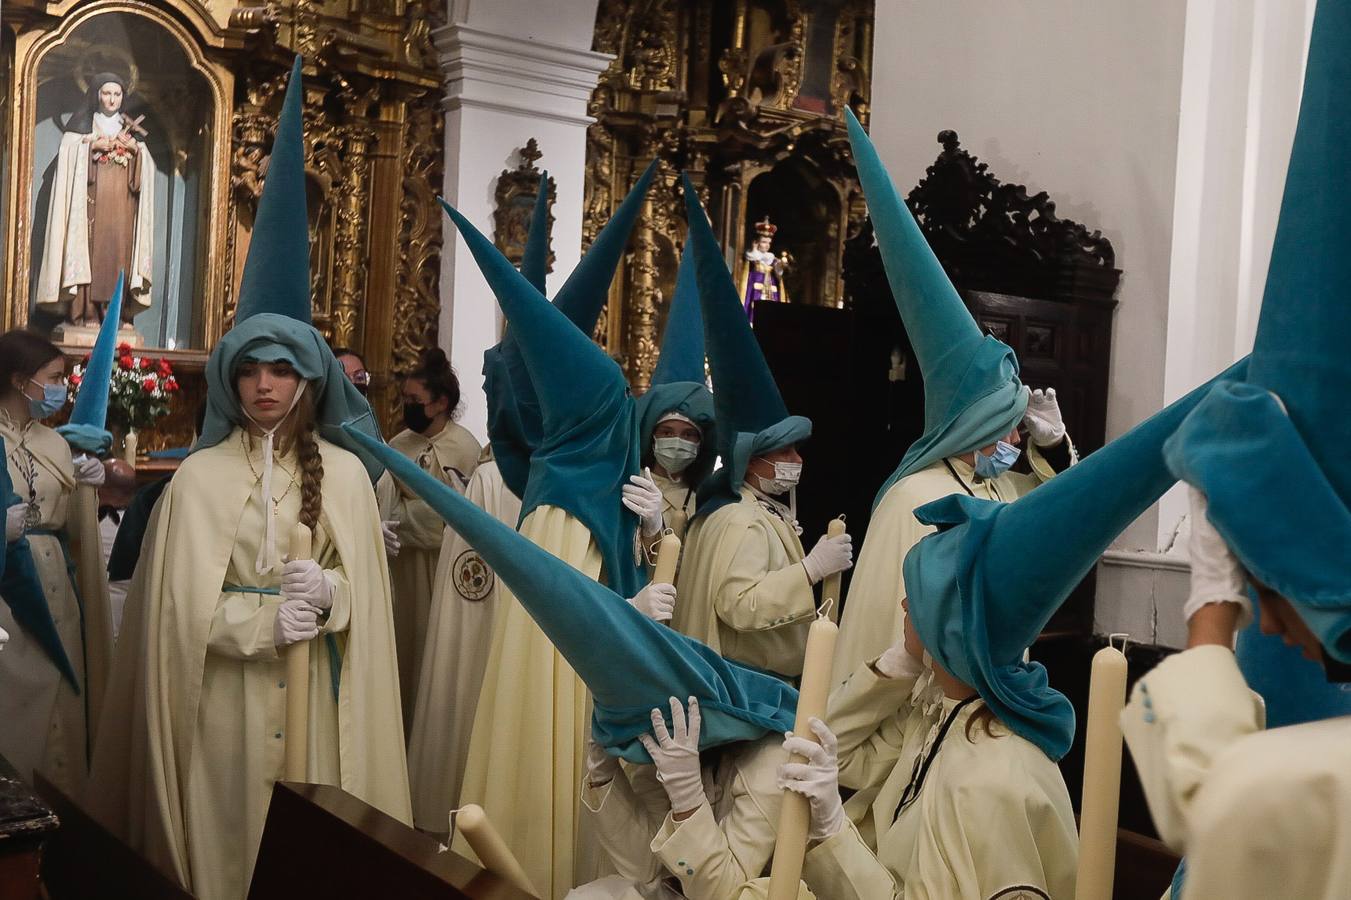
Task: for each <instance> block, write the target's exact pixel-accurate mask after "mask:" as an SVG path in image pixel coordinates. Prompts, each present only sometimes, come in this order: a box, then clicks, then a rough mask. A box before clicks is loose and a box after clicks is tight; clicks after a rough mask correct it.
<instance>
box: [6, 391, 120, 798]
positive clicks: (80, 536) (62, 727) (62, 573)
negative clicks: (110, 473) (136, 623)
mask: <svg viewBox="0 0 1351 900" xmlns="http://www.w3.org/2000/svg"><path fill="white" fill-rule="evenodd" d="M0 437H3V438H4V441H5V449H6V459H5V463H6V465H7V466H8V467H9V473H10V476H11V478H13V480H14V490H15V491H16V492H17V493H18V494H19V495H20V497H21V498H22V499H24V500H27V499H28V497H27V492H28V484H27V480H26V478H25V468H26V465H25V464H23V463H21V460H23V461H24V463H26V454H25V453H24V450H25V448H26V449H27V450H28V451H30V452H31V453H32V455H33V461H34V465H33V475H34V476H35V485H34V487H35V488H36V490H37V502H38V509H39V511H40V516H41V519H40V521H39V522H38V525H37V528H38V529H40V530H43V531H50V532H60V533H62V534H64V535H65V536H66V538H67V541H68V546H69V550H70V558H71V562H73V563H74V565H75V580H74V582H73V583H72V581H71V578H70V573H69V571H68V570H67V568H66V555H65V552H64V551H63V549H62V546H61V539H60V538H58V537H56V536H55V535H54V534H29V536H28V541H29V544H30V545H31V547H32V549H33V561H34V563H35V564H36V565H37V570H38V575H39V577H40V579H41V581H42V591H43V594H44V595H45V597H46V600H47V606H48V608H49V610H50V611H51V615H52V621H53V623H54V624H55V625H56V630H57V634H58V635H59V637H60V639H61V644H62V646H63V647H64V648H65V651H66V656H67V657H68V658H69V659H70V664H71V666H72V667H74V670H75V675H76V677H77V678H78V679H79V681H80V690H81V692H80V693H79V694H77V693H76V692H75V691H74V690H73V689H72V688H71V686H70V683H69V682H67V681H66V680H65V679H64V678H62V676H61V674H60V672H59V671H58V670H57V668H56V666H55V665H53V664H52V661H51V660H50V659H49V658H48V657H47V654H46V653H45V652H44V651H43V649H42V648H41V647H40V646H39V645H38V644H37V642H36V641H33V640H32V639H31V638H30V637H29V636H28V635H26V633H25V632H24V630H23V629H22V628H20V627H19V625H18V624H17V623H15V621H14V619H13V617H12V616H11V614H10V610H9V607H8V606H6V605H5V604H4V603H0V628H4V629H5V630H6V631H8V632H9V636H10V640H9V643H8V644H7V645H6V646H5V648H4V650H3V651H0V685H3V686H4V689H3V690H0V722H2V723H4V724H3V727H0V754H3V755H4V756H5V758H6V759H8V760H9V761H10V763H12V764H13V765H14V767H15V768H16V769H17V770H18V772H19V774H20V775H21V776H23V777H24V778H26V779H31V778H32V774H33V770H34V769H41V770H42V771H43V772H44V773H46V775H47V777H49V778H51V779H52V781H53V782H54V783H55V784H56V785H57V786H58V787H60V788H62V789H63V790H65V791H67V792H68V793H70V794H71V795H72V796H78V795H79V793H80V791H81V790H82V788H83V786H84V780H85V776H86V775H87V773H88V756H87V746H88V743H89V742H90V741H92V738H93V735H94V726H95V725H96V724H97V722H98V714H99V711H100V709H101V705H102V702H103V696H104V690H105V688H106V685H107V678H108V667H109V664H110V660H111V658H112V646H113V644H112V641H113V638H112V615H111V612H110V609H109V604H108V580H107V575H106V574H105V572H104V570H103V556H102V551H101V546H100V542H99V530H98V495H97V493H96V492H95V490H94V489H93V488H91V487H87V486H77V485H76V483H75V467H74V465H73V464H72V462H71V451H70V445H68V444H67V443H66V442H65V439H63V438H62V437H61V436H60V435H59V434H57V433H56V432H55V431H53V430H52V429H50V428H48V427H47V426H45V425H43V424H42V423H40V422H30V423H28V425H27V426H26V427H25V428H17V427H15V425H14V423H13V422H12V421H11V420H10V419H9V417H8V416H7V415H3V414H0ZM77 589H78V592H79V593H78V596H77V594H76V591H77ZM82 620H83V621H82Z"/></svg>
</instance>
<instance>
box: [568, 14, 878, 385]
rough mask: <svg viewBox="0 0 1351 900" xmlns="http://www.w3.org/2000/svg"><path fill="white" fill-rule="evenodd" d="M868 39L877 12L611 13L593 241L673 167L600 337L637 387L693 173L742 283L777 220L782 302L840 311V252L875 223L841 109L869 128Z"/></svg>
mask: <svg viewBox="0 0 1351 900" xmlns="http://www.w3.org/2000/svg"><path fill="white" fill-rule="evenodd" d="M872 34H873V3H872V0H733V2H715V0H694V2H683V3H682V2H676V0H641V2H640V0H601V3H600V5H599V8H598V10H597V14H596V32H595V41H594V44H593V47H592V48H593V49H594V50H597V51H601V52H604V53H610V54H613V55H614V57H615V59H614V62H613V63H611V65H610V67H609V69H608V70H607V71H606V72H605V73H604V74H603V75H602V76H601V79H600V83H599V85H598V86H597V88H596V90H595V92H594V94H593V95H592V98H591V104H590V107H589V109H588V112H589V113H590V114H591V115H592V116H594V117H595V119H596V123H595V124H594V125H592V126H590V128H589V130H588V133H587V171H586V193H585V205H584V219H583V226H582V229H583V231H582V235H583V241H584V243H589V241H590V240H591V239H593V238H594V237H595V235H596V233H597V232H598V231H599V229H600V227H601V226H602V225H604V223H605V222H606V221H607V220H608V218H609V216H610V215H611V213H612V212H613V211H614V209H615V208H616V207H617V206H618V204H619V202H620V201H621V200H622V199H623V197H624V194H625V193H626V192H627V190H628V188H629V187H630V186H631V185H632V184H633V182H634V180H636V178H637V177H638V174H639V173H640V172H641V171H642V169H643V168H644V167H645V166H646V165H647V163H648V161H649V160H651V159H652V158H653V157H658V158H660V159H661V161H662V162H661V167H660V172H659V176H658V178H657V180H656V182H655V183H654V186H653V188H652V190H651V192H650V194H649V201H648V203H647V204H645V206H644V208H643V211H642V215H641V217H640V219H639V222H638V224H637V226H636V227H635V229H634V236H633V238H632V240H631V243H630V253H629V254H628V256H627V257H626V259H625V261H624V263H623V266H622V268H621V275H620V276H619V277H618V278H616V279H615V283H614V285H613V286H612V288H611V293H610V302H609V304H608V305H607V307H606V312H605V314H604V315H603V316H602V320H601V322H600V324H599V326H598V328H597V334H596V337H597V339H598V340H599V341H600V342H601V343H602V344H603V345H604V346H605V347H606V349H608V350H609V351H610V353H611V354H612V355H615V356H616V357H617V358H619V359H621V360H622V361H623V365H624V367H625V371H626V373H627V374H628V376H629V379H630V382H631V383H632V384H633V385H634V387H635V388H636V389H639V390H641V389H643V388H645V387H646V386H647V383H648V379H649V377H650V375H651V371H652V368H653V366H655V364H656V359H657V353H658V350H659V338H660V334H661V329H662V325H663V322H664V319H665V315H666V308H667V304H668V303H669V300H670V298H671V296H672V292H673V290H674V287H675V273H676V267H677V264H678V261H679V257H680V248H681V246H682V244H683V241H684V216H683V212H682V209H681V205H682V201H681V199H680V196H679V187H678V185H679V175H680V172H681V171H682V170H683V171H687V172H689V174H690V176H691V179H692V180H693V182H694V184H695V186H696V189H697V190H698V191H699V193H700V199H701V200H702V201H703V202H704V205H705V208H706V209H708V211H709V213H710V215H711V216H712V218H713V224H714V229H715V233H717V234H718V236H719V239H720V240H721V242H722V245H723V247H724V249H725V252H726V255H727V261H728V264H729V266H730V267H731V268H732V270H733V271H734V272H735V273H737V274H738V275H739V274H740V273H741V272H742V271H743V270H745V269H746V268H747V266H746V263H747V262H748V260H747V257H746V254H747V251H751V250H753V249H754V247H755V244H756V241H757V239H759V238H760V237H761V235H759V234H758V233H757V232H756V228H755V223H756V222H758V221H762V220H764V219H765V218H766V217H768V219H769V220H770V222H771V223H773V224H774V226H775V227H776V231H775V233H774V235H773V247H774V254H775V256H776V258H778V259H781V260H783V261H784V264H783V265H781V266H776V267H775V269H776V274H777V277H779V278H781V285H780V287H779V296H780V297H782V296H786V297H787V298H789V301H790V302H793V303H805V304H814V305H823V306H842V305H843V304H844V302H845V300H844V282H843V253H844V243H845V241H846V240H847V239H848V238H849V237H851V236H853V235H855V234H857V232H858V229H859V228H860V227H861V225H862V222H863V218H864V215H865V207H864V204H863V196H862V192H861V190H860V189H859V186H858V181H857V177H856V175H855V173H854V168H853V159H852V156H851V154H850V151H849V142H848V138H847V135H846V131H845V125H844V110H845V108H846V107H849V108H852V109H853V110H854V112H855V113H856V114H857V115H858V116H859V118H860V119H861V120H863V121H864V122H865V123H866V122H867V119H868V102H869V97H870V95H871V87H870V72H871V60H872Z"/></svg>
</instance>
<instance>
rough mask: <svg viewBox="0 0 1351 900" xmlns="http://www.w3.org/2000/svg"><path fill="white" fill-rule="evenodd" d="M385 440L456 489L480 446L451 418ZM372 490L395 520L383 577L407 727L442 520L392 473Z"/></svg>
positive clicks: (382, 513) (469, 470)
mask: <svg viewBox="0 0 1351 900" xmlns="http://www.w3.org/2000/svg"><path fill="white" fill-rule="evenodd" d="M389 445H390V446H391V447H393V448H394V449H395V450H398V451H399V452H400V453H402V454H403V455H404V456H406V457H408V458H409V459H411V460H413V461H415V462H416V463H417V464H418V466H419V467H420V468H421V469H422V470H423V471H424V472H428V473H430V474H431V475H432V477H433V478H435V479H436V480H438V481H440V482H441V483H442V484H446V485H449V486H450V487H453V488H454V489H455V490H457V491H460V492H463V491H464V488H465V485H466V484H467V483H468V481H469V476H470V475H472V474H473V473H474V467H475V466H477V465H478V456H479V453H481V452H482V450H483V448H482V447H480V446H479V443H478V441H476V440H474V436H473V435H472V434H470V433H469V431H468V430H466V429H465V428H463V427H461V426H460V425H457V424H456V423H454V422H447V423H446V427H445V428H442V429H441V431H440V432H438V433H437V434H436V435H435V436H434V437H432V438H430V439H428V438H425V437H423V436H422V435H420V434H418V433H417V432H416V431H410V430H408V429H406V428H405V429H404V430H403V431H400V432H399V433H398V434H396V435H394V437H393V438H391V439H390V441H389ZM376 492H377V496H378V498H379V501H380V517H381V518H383V519H386V520H388V519H397V520H398V522H399V524H398V525H397V526H395V530H396V531H397V532H398V535H399V543H400V547H399V555H398V556H396V557H394V558H393V559H391V560H390V561H389V578H390V583H391V586H392V587H393V591H394V641H395V643H396V644H397V645H398V648H399V695H400V698H401V699H402V701H403V721H404V727H406V728H411V727H412V723H413V705H414V703H415V700H416V697H417V686H418V673H419V672H420V671H421V669H422V647H423V644H424V643H425V641H426V640H427V618H428V616H429V614H430V611H431V606H432V596H433V590H434V586H435V583H436V582H435V578H436V564H437V560H438V559H439V557H440V555H441V544H442V541H443V540H444V538H445V532H446V523H445V520H443V519H442V518H441V517H440V516H438V515H437V514H436V513H435V512H434V511H433V510H432V508H431V507H430V506H428V505H427V503H426V502H425V501H424V500H423V499H422V498H421V497H419V496H417V495H416V494H414V493H413V492H412V491H410V490H408V488H406V487H405V486H404V485H402V484H400V483H399V482H397V481H395V480H394V479H393V478H385V479H381V480H380V481H379V482H378V483H377V486H376Z"/></svg>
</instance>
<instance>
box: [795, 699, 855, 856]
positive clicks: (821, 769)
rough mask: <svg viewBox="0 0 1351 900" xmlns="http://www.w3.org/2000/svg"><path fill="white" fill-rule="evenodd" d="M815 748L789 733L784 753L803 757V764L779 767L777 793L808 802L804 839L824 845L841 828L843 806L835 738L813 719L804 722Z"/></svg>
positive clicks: (842, 823)
mask: <svg viewBox="0 0 1351 900" xmlns="http://www.w3.org/2000/svg"><path fill="white" fill-rule="evenodd" d="M807 724H808V725H810V726H811V729H812V733H813V734H815V735H816V739H817V740H818V741H820V742H821V743H819V744H817V743H814V742H813V741H809V740H807V739H806V738H803V737H795V736H794V735H793V732H791V731H790V732H788V733H787V734H786V735H785V736H784V737H785V740H784V742H783V749H785V750H787V751H788V752H789V753H795V754H797V755H798V756H801V757H805V758H806V760H807V761H806V762H805V763H799V762H786V763H784V764H783V765H781V766H779V790H782V791H792V792H793V793H795V794H801V795H802V796H804V797H806V798H807V802H808V804H809V805H810V806H811V811H812V816H811V826H810V828H808V830H807V838H808V839H809V840H813V841H824V840H826V839H827V838H831V837H834V836H835V835H837V834H839V833H840V830H841V829H843V828H844V804H843V802H841V800H840V763H839V761H838V760H837V759H836V757H835V735H834V734H832V733H831V730H830V729H829V728H827V727H826V723H825V722H822V721H821V720H820V719H818V718H816V717H815V716H812V717H811V718H810V719H808V720H807Z"/></svg>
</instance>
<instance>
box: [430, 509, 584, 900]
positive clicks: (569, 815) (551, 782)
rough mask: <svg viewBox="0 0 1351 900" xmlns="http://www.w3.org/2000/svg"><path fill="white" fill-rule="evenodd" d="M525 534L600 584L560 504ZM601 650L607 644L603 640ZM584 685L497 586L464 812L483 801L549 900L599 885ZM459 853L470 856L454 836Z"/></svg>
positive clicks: (529, 523) (535, 517)
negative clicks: (579, 886) (589, 819)
mask: <svg viewBox="0 0 1351 900" xmlns="http://www.w3.org/2000/svg"><path fill="white" fill-rule="evenodd" d="M520 530H521V534H522V535H524V536H525V537H527V538H529V539H530V540H531V541H533V542H534V543H535V544H537V545H538V546H540V547H543V548H544V549H545V550H548V551H549V552H550V553H552V554H553V555H554V556H557V557H558V558H559V559H561V560H562V561H563V562H565V563H567V564H568V565H570V566H572V567H573V568H575V569H577V570H578V571H579V572H581V573H583V574H584V575H586V576H588V577H590V578H595V579H599V577H600V574H601V556H600V550H599V549H598V548H597V547H596V543H595V541H593V540H592V538H591V532H590V531H588V530H587V528H586V526H585V525H583V524H582V523H581V522H579V521H578V520H577V519H576V518H574V517H573V516H571V515H570V514H568V513H566V512H564V511H563V510H562V509H560V508H558V507H556V506H548V505H544V506H539V507H536V508H535V509H534V510H533V511H532V512H531V513H530V515H528V516H526V518H525V521H524V522H522V523H521V529H520ZM597 642H598V643H597V649H598V652H599V651H600V648H601V647H602V646H603V636H601V635H598V636H597ZM588 706H589V697H588V695H587V691H586V686H585V685H584V684H583V683H582V680H581V679H580V678H578V677H577V675H576V673H575V672H573V671H572V667H571V666H569V665H568V663H567V661H566V660H565V659H564V658H563V655H562V654H561V653H559V652H558V651H557V650H556V649H554V645H553V644H552V643H551V642H550V641H549V639H548V638H547V637H546V636H545V635H544V632H543V631H541V630H540V628H539V626H538V625H536V624H535V620H534V619H532V618H530V614H529V613H528V612H526V611H525V607H523V606H521V604H520V602H519V601H517V600H516V598H515V596H513V595H512V593H511V591H509V590H507V588H506V586H505V585H500V586H499V587H498V609H497V615H496V616H495V617H494V621H493V640H492V648H491V650H490V651H489V653H488V667H487V674H486V675H485V677H484V679H483V689H482V690H481V691H480V692H479V701H478V709H477V710H476V711H475V714H474V727H473V730H472V734H471V736H470V739H469V760H468V762H467V763H466V765H465V772H464V781H463V786H462V787H461V789H460V801H459V802H460V804H461V805H463V804H465V803H477V804H479V805H480V806H482V807H483V808H484V809H485V810H486V811H487V812H488V815H489V817H490V818H491V819H492V821H493V824H494V825H496V826H497V830H498V831H499V832H501V834H502V839H503V840H504V841H506V844H507V846H508V847H510V848H511V849H512V851H513V852H514V853H515V854H516V858H517V859H519V860H520V861H521V865H522V866H523V867H524V868H525V872H526V875H528V876H529V877H530V881H531V883H533V884H534V885H535V886H536V887H537V888H539V889H540V890H541V891H543V892H544V894H545V898H546V900H547V898H555V900H556V898H560V897H562V896H563V895H564V894H566V893H567V891H568V889H569V888H570V887H572V885H573V884H575V883H577V881H581V880H588V879H590V878H592V877H594V866H593V861H591V860H588V859H586V858H585V857H586V848H585V847H581V846H578V845H579V844H580V843H582V842H581V841H579V840H578V828H577V817H578V810H579V808H580V804H581V797H580V793H581V781H582V775H583V773H584V772H585V770H586V759H585V756H584V754H583V742H584V741H585V739H586V735H587V734H588V733H589V732H588V730H587V729H588V728H589V724H588ZM453 849H454V850H455V852H457V853H460V854H462V855H465V856H469V857H470V858H472V852H471V851H470V850H469V848H468V845H466V844H465V843H464V839H463V838H461V837H460V836H459V835H456V837H455V842H454V844H453Z"/></svg>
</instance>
